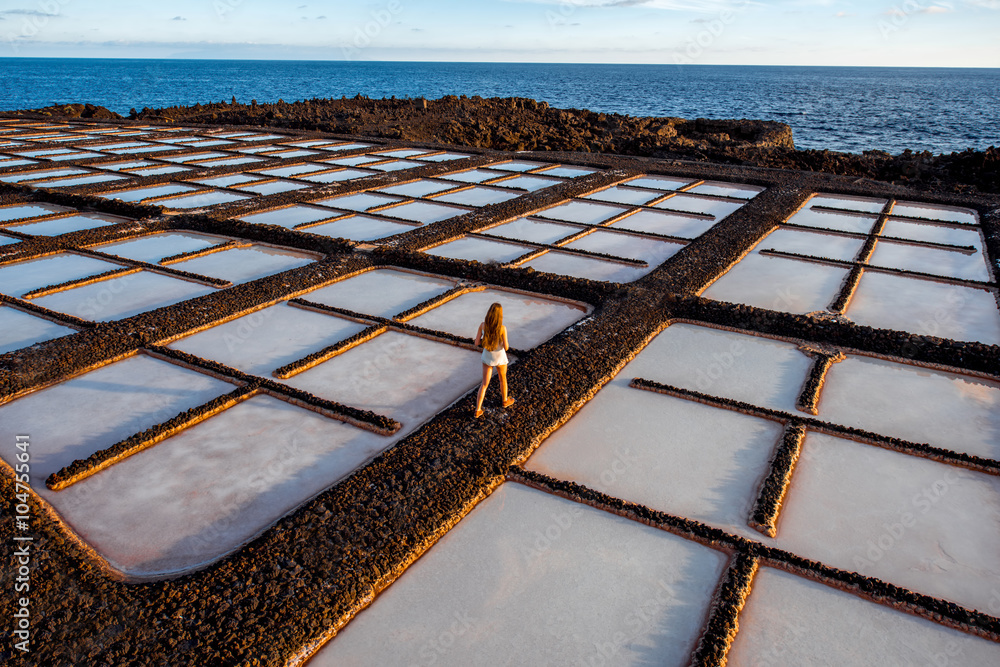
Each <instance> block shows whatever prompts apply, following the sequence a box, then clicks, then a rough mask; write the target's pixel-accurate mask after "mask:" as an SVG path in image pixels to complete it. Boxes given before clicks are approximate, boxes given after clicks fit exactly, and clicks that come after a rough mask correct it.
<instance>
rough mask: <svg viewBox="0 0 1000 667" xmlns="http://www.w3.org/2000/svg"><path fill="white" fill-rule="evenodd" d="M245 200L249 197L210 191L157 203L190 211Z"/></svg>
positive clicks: (162, 200)
mask: <svg viewBox="0 0 1000 667" xmlns="http://www.w3.org/2000/svg"><path fill="white" fill-rule="evenodd" d="M244 199H249V197H244V196H243V195H237V194H233V193H232V192H223V191H222V190H210V191H208V192H200V193H198V194H194V195H187V196H185V197H173V198H171V199H161V200H159V201H157V202H156V203H157V204H159V205H160V206H166V207H167V208H181V209H188V208H202V207H205V206H215V205H217V204H227V203H230V202H234V201H241V200H244Z"/></svg>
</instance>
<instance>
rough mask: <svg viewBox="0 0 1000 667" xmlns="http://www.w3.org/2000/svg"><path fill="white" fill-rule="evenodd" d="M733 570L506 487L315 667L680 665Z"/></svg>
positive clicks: (699, 552) (647, 532) (707, 552)
mask: <svg viewBox="0 0 1000 667" xmlns="http://www.w3.org/2000/svg"><path fill="white" fill-rule="evenodd" d="M725 563H726V558H725V556H724V555H723V554H722V553H720V552H716V551H713V550H711V549H708V548H706V547H703V546H700V545H698V544H695V543H693V542H689V541H686V540H683V539H681V538H679V537H676V536H674V535H671V534H669V533H666V532H664V531H660V530H656V529H654V528H650V527H648V526H644V525H641V524H638V523H636V522H633V521H629V520H627V519H624V518H622V517H618V516H614V515H611V514H608V513H606V512H602V511H600V510H597V509H594V508H591V507H587V506H583V505H579V504H576V503H573V502H572V501H569V500H566V499H563V498H558V497H555V496H552V495H548V494H545V493H542V492H540V491H536V490H533V489H528V488H525V487H523V486H520V485H518V484H514V483H508V484H504V485H503V486H501V487H500V488H499V489H497V490H496V491H494V492H493V495H491V496H490V497H489V498H487V499H486V500H484V501H483V502H482V503H481V504H480V505H479V506H478V507H476V508H475V509H474V510H473V511H472V512H471V513H470V514H469V515H468V516H467V517H465V518H464V519H462V521H461V522H460V523H459V524H458V526H457V527H455V528H454V529H452V530H451V531H450V532H449V533H448V534H447V535H445V536H444V537H442V538H441V540H440V541H439V542H438V544H437V545H436V546H435V547H434V548H433V549H432V550H431V551H430V552H429V553H427V554H426V555H425V556H424V557H423V558H421V559H420V560H418V561H417V562H416V563H414V564H413V565H411V566H410V567H409V568H408V569H407V571H406V572H404V573H403V575H402V576H401V577H400V578H399V579H398V580H397V581H396V582H395V583H394V584H393V585H392V586H390V587H389V588H388V589H386V590H385V591H383V592H382V593H381V594H380V595H379V597H378V598H376V599H375V601H374V602H373V603H372V604H371V606H370V607H368V608H367V609H365V610H364V611H362V612H361V613H360V614H358V615H357V616H356V617H355V618H354V619H353V620H352V621H351V622H350V623H349V624H348V625H347V626H346V627H345V628H344V629H343V630H341V631H340V633H339V634H338V635H337V636H336V637H334V638H333V639H332V640H331V641H330V642H329V643H328V644H327V645H326V646H324V647H323V648H322V649H321V650H320V651H319V652H318V653H317V654H316V655H315V656H314V657H313V658H312V659H311V660H310V664H311V665H315V666H316V667H325V666H327V665H345V664H384V665H399V664H411V663H416V662H418V661H419V662H421V664H430V663H432V662H436V661H438V660H443V661H444V662H445V663H447V664H454V665H473V664H495V665H528V664H546V665H590V664H594V665H597V664H602V665H603V664H642V663H649V664H654V663H655V664H657V665H684V664H687V661H688V659H689V658H690V654H691V651H692V650H693V649H694V646H695V643H696V641H697V638H698V635H699V632H700V630H701V625H702V623H703V622H704V619H705V617H706V615H707V613H708V608H709V603H710V601H711V598H712V594H713V592H714V589H715V587H716V585H717V583H718V580H719V578H720V577H721V575H722V572H723V569H724V568H725ZM514 638H516V640H515V639H514Z"/></svg>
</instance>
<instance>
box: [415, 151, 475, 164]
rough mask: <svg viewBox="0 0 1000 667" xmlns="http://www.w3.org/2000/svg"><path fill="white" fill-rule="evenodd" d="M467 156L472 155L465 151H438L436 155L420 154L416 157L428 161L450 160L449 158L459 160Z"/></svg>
mask: <svg viewBox="0 0 1000 667" xmlns="http://www.w3.org/2000/svg"><path fill="white" fill-rule="evenodd" d="M467 157H472V156H471V155H469V154H467V153H438V154H436V155H421V156H420V157H419V158H417V159H419V160H427V161H429V162H450V161H451V160H461V159H463V158H467Z"/></svg>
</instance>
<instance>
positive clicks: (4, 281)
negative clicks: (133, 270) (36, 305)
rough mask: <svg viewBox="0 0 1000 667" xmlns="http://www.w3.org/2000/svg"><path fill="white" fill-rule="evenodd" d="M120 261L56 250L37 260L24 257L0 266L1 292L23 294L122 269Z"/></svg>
mask: <svg viewBox="0 0 1000 667" xmlns="http://www.w3.org/2000/svg"><path fill="white" fill-rule="evenodd" d="M121 268H123V266H122V265H121V264H114V263H112V262H106V261H104V260H103V259H96V258H94V257H85V256H84V255H77V254H74V253H70V252H59V253H56V254H54V255H46V256H44V257H39V258H37V259H27V260H24V261H21V262H14V263H13V264H4V265H3V266H0V292H2V293H4V294H9V295H11V296H23V295H24V294H26V293H27V292H31V291H33V290H36V289H39V288H42V287H48V286H49V285H59V284H61V283H65V282H69V281H71V280H77V279H78V278H86V277H87V276H95V275H97V274H100V273H104V272H106V271H113V270H115V269H121Z"/></svg>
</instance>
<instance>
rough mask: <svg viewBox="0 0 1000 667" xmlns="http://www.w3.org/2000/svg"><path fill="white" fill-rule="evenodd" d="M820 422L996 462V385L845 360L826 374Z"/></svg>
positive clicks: (999, 448) (999, 444) (999, 403)
mask: <svg viewBox="0 0 1000 667" xmlns="http://www.w3.org/2000/svg"><path fill="white" fill-rule="evenodd" d="M819 417H820V418H821V419H824V420H826V421H831V422H834V423H837V424H844V425H845V426H852V427H855V428H860V429H864V430H867V431H874V432H875V433H880V434H882V435H888V436H892V437H896V438H902V439H904V440H909V441H911V442H919V443H928V444H931V445H933V446H935V447H941V448H943V449H950V450H952V451H956V452H964V453H966V454H972V455H974V456H981V457H983V458H987V459H994V460H1000V384H997V383H996V382H991V381H989V380H983V379H980V378H975V377H971V376H968V375H958V374H956V373H947V372H945V371H938V370H930V369H927V368H921V367H919V366H909V365H907V364H898V363H894V362H891V361H885V360H882V359H873V358H869V357H862V356H850V357H848V358H847V360H846V361H843V362H841V363H839V364H834V366H833V367H832V368H831V369H830V371H829V373H828V374H827V379H826V384H825V385H824V386H823V393H822V394H821V399H820V403H819Z"/></svg>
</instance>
